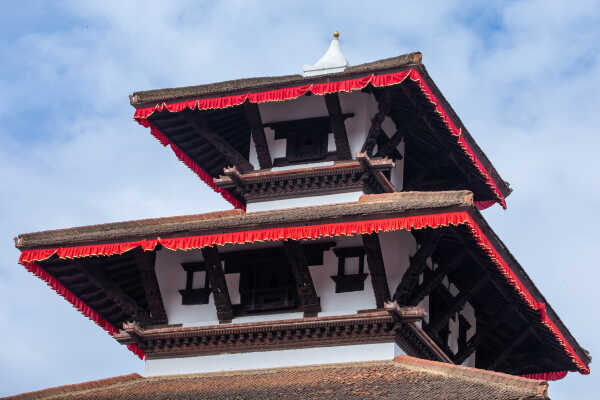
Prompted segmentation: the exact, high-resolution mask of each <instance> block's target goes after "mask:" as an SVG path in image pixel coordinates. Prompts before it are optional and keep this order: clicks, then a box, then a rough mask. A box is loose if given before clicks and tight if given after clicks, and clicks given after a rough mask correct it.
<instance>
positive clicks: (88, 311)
mask: <svg viewBox="0 0 600 400" xmlns="http://www.w3.org/2000/svg"><path fill="white" fill-rule="evenodd" d="M20 262H21V261H20ZM21 264H23V266H24V267H25V268H26V269H27V270H28V271H29V272H31V273H32V274H34V275H35V276H37V277H38V278H40V279H41V280H43V281H44V282H46V284H47V285H48V286H50V287H51V288H52V289H53V290H54V291H55V292H56V293H58V294H59V295H60V296H61V297H63V298H64V299H65V300H67V301H68V302H69V303H71V304H72V305H73V307H75V308H76V309H77V310H79V312H80V313H82V314H83V315H85V316H86V317H87V318H88V319H90V320H92V321H94V322H95V323H96V325H98V326H99V327H101V328H102V329H104V330H105V331H107V332H108V333H109V334H110V335H111V336H112V335H115V334H117V333H119V330H118V329H117V328H115V327H114V326H113V325H112V324H110V323H109V322H108V321H106V320H105V319H104V318H102V317H101V316H100V314H98V313H97V312H96V311H94V310H93V309H92V308H90V307H89V306H88V305H87V304H85V303H84V302H83V301H82V300H81V299H80V298H79V297H77V296H75V294H74V293H73V292H71V291H70V290H69V289H67V288H66V287H64V286H63V285H62V284H61V283H60V282H59V281H58V280H57V279H56V278H54V277H53V276H52V275H50V274H49V273H47V272H46V271H45V270H44V269H43V268H41V267H40V266H39V265H37V264H36V263H34V262H30V261H22V262H21ZM127 348H128V349H129V350H131V351H132V352H133V353H134V354H135V355H137V356H138V357H139V358H140V359H142V360H144V359H145V358H146V354H145V353H144V352H143V351H142V350H141V349H140V348H139V347H138V346H137V345H136V344H130V345H127Z"/></svg>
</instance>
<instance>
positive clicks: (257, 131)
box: [244, 101, 343, 169]
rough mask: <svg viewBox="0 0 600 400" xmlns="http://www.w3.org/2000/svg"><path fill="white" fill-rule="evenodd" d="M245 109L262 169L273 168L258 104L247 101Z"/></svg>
mask: <svg viewBox="0 0 600 400" xmlns="http://www.w3.org/2000/svg"><path fill="white" fill-rule="evenodd" d="M244 111H245V113H246V119H247V120H248V125H250V129H251V130H252V140H253V141H254V146H255V147H256V157H257V158H258V164H259V165H260V168H261V169H269V168H272V167H273V162H272V160H271V153H270V152H269V145H268V144H267V139H266V137H265V129H264V127H263V123H262V119H261V118H260V110H259V109H258V104H256V103H250V102H249V101H246V102H245V103H244ZM342 122H343V121H342Z"/></svg>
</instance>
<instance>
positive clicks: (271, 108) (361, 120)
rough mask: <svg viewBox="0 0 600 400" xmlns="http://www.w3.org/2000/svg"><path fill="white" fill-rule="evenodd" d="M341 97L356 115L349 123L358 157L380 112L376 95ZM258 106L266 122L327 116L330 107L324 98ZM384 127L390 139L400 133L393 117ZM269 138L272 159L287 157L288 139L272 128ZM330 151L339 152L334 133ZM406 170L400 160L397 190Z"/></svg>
mask: <svg viewBox="0 0 600 400" xmlns="http://www.w3.org/2000/svg"><path fill="white" fill-rule="evenodd" d="M339 97H340V104H341V108H342V112H343V113H354V117H352V118H348V119H346V120H345V124H346V132H347V134H348V142H349V144H350V150H351V153H352V156H353V157H354V155H355V154H356V153H358V152H360V150H361V148H362V145H363V143H364V140H365V137H366V135H367V133H368V132H369V127H370V126H371V119H372V118H373V116H374V115H375V114H376V113H377V102H376V100H375V98H374V96H373V95H371V94H369V93H362V92H353V93H340V94H339ZM258 107H259V110H260V113H261V118H262V121H263V123H268V122H278V121H288V120H293V119H301V118H311V117H322V116H325V115H327V107H326V105H325V99H324V97H323V96H302V97H299V98H298V99H295V100H290V101H284V102H272V103H261V104H259V105H258ZM382 128H383V130H384V131H385V132H386V133H387V135H388V136H390V137H391V136H392V135H394V133H396V126H395V124H394V122H393V121H392V120H391V119H390V118H389V117H386V118H385V120H384V122H383V124H382ZM265 136H266V139H267V145H268V146H269V151H270V153H271V158H272V159H275V158H279V157H285V139H279V140H275V132H274V131H273V130H272V129H271V128H265ZM328 150H329V151H334V150H335V139H334V137H333V135H332V134H330V135H329V137H328ZM398 151H399V152H400V154H402V155H403V154H404V143H400V145H398ZM250 163H251V164H252V165H253V166H254V167H255V168H259V164H258V158H257V155H256V146H255V145H254V142H253V141H252V140H251V141H250ZM329 164H331V163H330V162H324V163H307V164H299V165H293V166H288V167H276V168H273V170H284V169H297V168H305V167H307V166H317V165H329ZM403 170H404V161H403V160H399V161H397V163H396V167H395V168H394V169H393V170H392V174H391V181H392V184H393V185H394V186H395V187H396V189H397V190H401V189H402V177H403Z"/></svg>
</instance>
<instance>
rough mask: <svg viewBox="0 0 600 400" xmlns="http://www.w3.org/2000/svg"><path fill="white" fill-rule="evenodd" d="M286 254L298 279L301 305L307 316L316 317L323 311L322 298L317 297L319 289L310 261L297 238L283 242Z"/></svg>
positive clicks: (297, 286)
mask: <svg viewBox="0 0 600 400" xmlns="http://www.w3.org/2000/svg"><path fill="white" fill-rule="evenodd" d="M283 246H284V249H285V253H286V256H287V258H288V261H289V263H290V266H291V267H292V274H293V275H294V279H295V280H296V288H297V291H298V298H299V299H300V305H301V307H302V310H303V311H304V316H305V317H314V316H316V315H317V313H318V312H319V311H321V300H320V299H319V297H317V291H316V290H315V285H314V284H313V280H312V277H311V276H310V271H309V270H308V262H307V260H306V254H304V248H303V246H302V244H301V243H300V242H298V241H296V240H286V241H285V242H283Z"/></svg>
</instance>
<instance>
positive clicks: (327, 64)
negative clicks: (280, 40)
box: [302, 31, 348, 76]
mask: <svg viewBox="0 0 600 400" xmlns="http://www.w3.org/2000/svg"><path fill="white" fill-rule="evenodd" d="M339 38H340V33H339V32H338V31H335V32H334V33H333V40H331V44H330V45H329V49H327V52H325V54H324V55H323V57H321V58H320V59H319V61H317V62H316V63H314V64H313V65H305V66H304V67H302V69H303V70H304V76H315V75H324V74H332V73H335V72H343V71H344V69H346V67H347V66H348V60H346V57H344V55H343V54H342V49H341V48H340V40H339Z"/></svg>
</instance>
